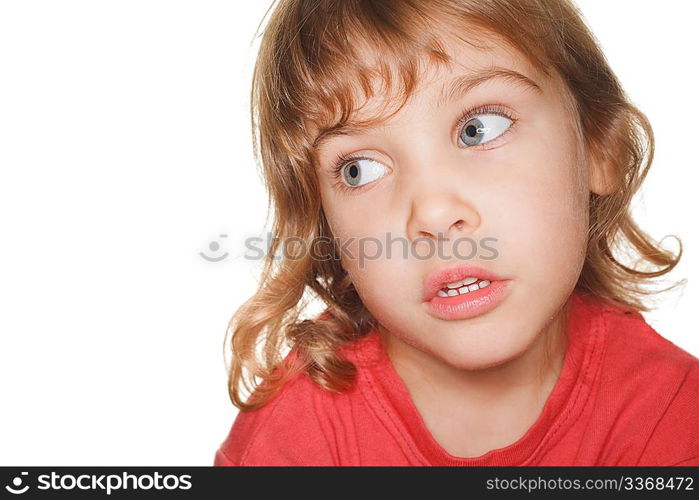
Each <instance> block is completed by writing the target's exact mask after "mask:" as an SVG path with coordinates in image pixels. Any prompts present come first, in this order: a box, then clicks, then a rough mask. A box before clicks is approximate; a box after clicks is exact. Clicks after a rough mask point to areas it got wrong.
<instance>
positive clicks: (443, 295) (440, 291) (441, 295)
mask: <svg viewBox="0 0 699 500" xmlns="http://www.w3.org/2000/svg"><path fill="white" fill-rule="evenodd" d="M437 296H438V297H449V295H447V292H445V291H443V290H439V291H438V292H437Z"/></svg>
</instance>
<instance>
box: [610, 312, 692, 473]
mask: <svg viewBox="0 0 699 500" xmlns="http://www.w3.org/2000/svg"><path fill="white" fill-rule="evenodd" d="M602 316H603V320H604V324H605V329H606V333H607V342H606V352H605V356H604V368H603V370H602V379H601V382H602V389H603V390H604V391H605V392H607V393H613V394H614V398H615V399H617V400H618V401H620V402H621V403H623V408H624V412H625V413H626V414H632V413H634V414H636V417H638V422H637V424H638V425H639V426H640V427H639V429H643V431H644V434H646V435H647V436H649V438H648V441H647V443H646V444H645V446H644V448H643V452H642V454H641V457H640V460H639V464H638V465H676V464H680V463H683V464H690V463H691V464H693V463H696V462H699V400H698V399H697V395H699V359H697V358H696V357H695V356H693V355H692V354H691V353H689V352H687V351H685V350H684V349H682V348H681V347H679V346H678V345H676V344H674V343H673V342H671V341H670V340H669V339H667V338H665V337H663V336H662V335H661V334H660V333H658V332H657V331H656V330H655V329H654V328H653V327H652V326H651V325H649V324H648V323H647V321H646V319H645V318H644V317H643V316H642V315H641V314H640V313H638V312H630V311H625V310H623V309H621V308H619V307H616V306H612V305H609V306H606V307H604V308H603V312H602Z"/></svg>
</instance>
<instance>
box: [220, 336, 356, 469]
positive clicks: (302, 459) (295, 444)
mask: <svg viewBox="0 0 699 500" xmlns="http://www.w3.org/2000/svg"><path fill="white" fill-rule="evenodd" d="M363 343H364V342H363V339H360V340H359V341H355V342H353V343H352V345H348V346H345V348H344V349H343V353H344V354H345V356H346V357H347V358H348V359H350V361H352V362H354V363H355V365H356V364H357V363H356V361H358V358H357V353H358V351H359V350H361V347H360V345H361V344H363ZM347 354H349V356H348V355H347ZM290 355H293V354H290ZM359 400H361V397H360V396H358V391H357V389H356V387H355V389H352V390H351V391H348V392H346V393H343V394H336V393H332V392H330V391H328V390H326V389H323V388H322V387H320V386H319V385H318V384H316V383H315V382H314V381H313V380H311V378H310V377H309V376H308V375H307V374H306V373H303V372H302V373H297V374H296V375H294V376H293V377H291V378H290V379H289V380H288V381H287V382H286V383H285V384H284V386H283V387H282V388H281V389H280V390H279V392H278V393H277V394H276V396H275V397H274V398H273V399H272V400H270V401H269V402H268V403H267V404H265V405H264V406H262V407H261V408H259V409H256V410H252V411H245V412H243V411H241V412H239V413H238V415H237V416H236V418H235V421H234V422H233V425H232V426H231V429H230V431H229V433H228V436H227V437H226V439H225V441H224V442H223V443H222V445H221V446H220V448H219V449H218V451H217V453H216V458H215V462H214V465H336V463H337V461H338V457H337V449H336V447H335V444H334V443H335V442H336V434H338V433H343V428H344V427H350V426H352V425H353V423H352V421H351V415H352V410H351V408H352V407H354V406H356V404H357V402H358V401H359Z"/></svg>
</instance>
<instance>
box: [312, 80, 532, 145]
mask: <svg viewBox="0 0 699 500" xmlns="http://www.w3.org/2000/svg"><path fill="white" fill-rule="evenodd" d="M494 79H502V80H505V81H509V82H512V83H515V84H517V85H520V86H522V87H524V88H525V89H528V90H532V91H534V92H536V93H538V94H541V93H542V92H543V90H542V89H541V87H540V86H539V85H538V84H537V83H536V82H535V81H534V80H532V79H531V78H529V77H528V76H526V75H523V74H522V73H519V72H517V71H515V70H512V69H508V68H501V67H491V68H487V69H483V70H480V71H476V72H473V73H469V74H467V75H461V76H457V77H456V78H454V79H453V80H452V81H451V82H450V83H448V84H446V85H444V86H443V87H442V89H441V91H440V93H439V96H438V98H437V101H436V102H435V106H436V107H439V106H442V105H444V104H445V103H447V102H449V101H450V100H453V99H455V98H456V96H458V95H466V94H468V93H469V92H470V91H471V90H472V89H473V88H474V87H477V86H478V85H481V84H483V83H485V82H487V81H490V80H494ZM375 128H377V127H376V126H371V125H369V126H361V125H356V124H351V123H347V124H338V125H335V126H333V127H330V128H327V129H325V130H322V131H321V132H320V134H318V137H316V138H315V140H314V141H313V150H314V151H317V150H318V149H319V148H320V147H321V146H322V145H323V144H325V143H326V142H328V141H329V140H330V139H331V138H332V137H336V136H339V135H354V134H358V133H361V132H365V131H366V130H371V129H375Z"/></svg>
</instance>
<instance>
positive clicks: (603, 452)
mask: <svg viewBox="0 0 699 500" xmlns="http://www.w3.org/2000/svg"><path fill="white" fill-rule="evenodd" d="M568 321H569V322H568V335H569V337H568V348H567V351H566V355H565V360H564V363H563V368H562V370H561V374H560V376H559V378H558V380H557V382H556V384H555V386H554V388H553V390H552V392H551V394H550V395H549V397H548V399H547V400H546V403H545V405H544V408H543V410H542V412H541V414H540V416H539V418H538V419H537V420H536V422H535V423H534V424H533V425H532V426H531V427H530V428H529V429H528V430H527V432H526V433H525V434H524V435H523V436H522V437H520V438H519V439H518V440H517V441H516V442H514V443H512V444H510V445H508V446H506V447H504V448H498V449H495V450H491V451H489V452H487V453H485V454H484V455H481V456H479V457H470V458H463V457H456V456H453V455H451V454H449V453H448V452H447V451H446V450H444V448H442V447H441V446H440V445H439V444H438V443H437V442H436V441H435V439H434V438H433V437H432V435H431V434H430V432H429V430H428V429H427V427H426V425H425V423H424V421H423V420H422V417H421V415H420V413H419V412H418V410H417V408H416V407H415V405H414V404H413V402H412V399H411V397H410V395H409V393H408V391H407V388H406V386H405V385H404V383H403V381H402V379H401V378H400V377H399V375H398V374H397V372H396V371H395V370H394V368H393V365H392V363H391V361H390V359H389V358H388V356H387V355H386V354H385V351H384V350H383V348H382V342H381V338H380V336H379V334H378V331H377V330H372V331H371V332H370V333H369V334H367V336H366V337H363V338H362V339H360V340H357V341H355V342H353V343H350V344H347V345H346V346H344V347H343V351H344V353H345V356H346V357H347V358H349V359H350V360H352V361H353V362H354V364H355V365H356V367H357V379H356V384H355V386H354V388H353V389H352V390H351V391H350V392H348V393H345V394H341V395H338V394H332V393H329V392H327V391H324V390H323V389H322V388H320V387H318V386H317V385H315V384H314V383H313V382H312V381H311V380H310V378H309V377H308V376H307V375H306V374H303V373H300V374H298V375H296V376H294V377H293V378H292V379H291V380H289V381H288V382H287V384H286V385H285V386H284V388H283V389H282V390H281V391H280V392H279V393H278V394H277V396H275V398H274V399H272V400H271V401H270V402H269V403H268V404H267V405H266V406H264V407H262V408H260V409H258V410H254V411H252V412H240V413H238V415H237V417H236V419H235V421H234V423H233V426H232V428H231V430H230V432H229V434H228V437H227V438H226V439H225V441H224V442H223V443H222V444H221V446H220V448H219V449H218V450H217V452H216V455H215V459H214V465H343V466H344V465H447V466H454V465H481V466H483V465H495V466H498V465H514V466H534V465H537V466H538V465H699V402H698V401H697V398H698V397H699V359H697V358H696V357H694V356H692V355H691V354H689V353H688V352H686V351H684V350H682V349H681V348H680V347H678V346H676V345H675V344H673V343H672V342H670V341H668V340H667V339H665V338H663V337H661V336H660V335H659V334H658V333H657V332H656V331H655V330H653V328H651V327H650V326H649V325H648V324H647V323H646V321H645V320H644V318H643V316H642V315H641V314H639V313H636V312H631V311H625V310H622V309H621V308H619V307H617V306H615V305H613V304H611V303H609V302H606V301H602V300H600V299H598V298H595V297H592V296H583V295H580V294H579V293H577V292H576V293H574V294H573V297H572V302H571V308H570V316H569V320H568ZM292 355H293V352H292Z"/></svg>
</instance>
